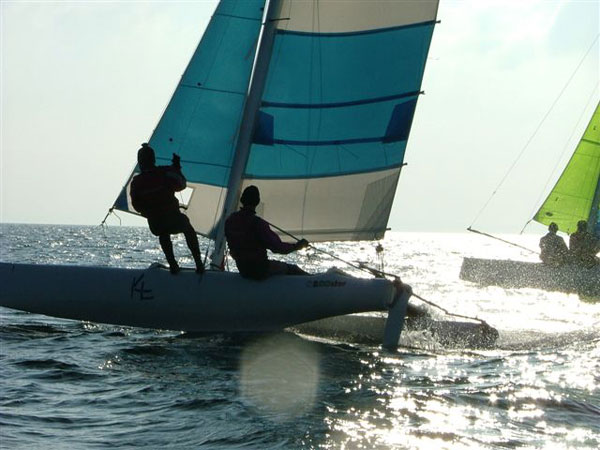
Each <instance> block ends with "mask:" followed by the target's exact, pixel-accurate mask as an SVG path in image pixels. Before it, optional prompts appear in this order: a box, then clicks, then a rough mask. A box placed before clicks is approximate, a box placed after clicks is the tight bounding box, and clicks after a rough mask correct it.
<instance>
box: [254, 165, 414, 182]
mask: <svg viewBox="0 0 600 450" xmlns="http://www.w3.org/2000/svg"><path fill="white" fill-rule="evenodd" d="M402 166H404V163H398V164H393V165H390V166H381V167H377V168H369V169H365V170H352V171H347V172H338V173H336V174H328V173H317V174H310V175H290V176H268V175H264V176H263V175H252V174H251V173H246V174H244V179H245V180H305V179H311V178H336V177H346V176H351V175H363V174H366V173H368V174H374V173H376V172H385V171H390V170H393V169H398V168H400V167H402Z"/></svg>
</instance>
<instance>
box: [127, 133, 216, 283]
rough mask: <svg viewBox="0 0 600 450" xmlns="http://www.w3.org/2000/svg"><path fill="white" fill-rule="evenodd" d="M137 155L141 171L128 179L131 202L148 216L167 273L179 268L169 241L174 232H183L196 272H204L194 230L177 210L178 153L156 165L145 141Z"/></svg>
mask: <svg viewBox="0 0 600 450" xmlns="http://www.w3.org/2000/svg"><path fill="white" fill-rule="evenodd" d="M137 157H138V165H139V167H140V170H141V173H140V174H138V175H136V176H135V177H133V180H132V181H131V203H132V204H133V207H134V208H135V210H136V211H138V212H139V213H140V214H141V215H142V216H144V217H145V218H146V219H148V226H149V227H150V231H151V232H152V234H154V235H155V236H158V239H159V242H160V246H161V248H162V250H163V252H164V253H165V256H166V258H167V262H168V263H169V269H170V271H171V273H172V274H176V273H178V272H179V270H180V269H179V264H177V261H176V259H175V254H174V253H173V243H172V242H171V235H172V234H178V233H183V234H184V235H185V240H186V242H187V245H188V247H189V249H190V251H191V252H192V256H193V257H194V262H195V263H196V272H198V273H204V264H202V257H201V255H200V246H199V244H198V237H197V236H196V231H195V230H194V227H192V224H191V223H190V220H189V219H188V217H187V216H186V215H185V214H182V213H181V211H179V201H178V200H177V198H176V197H175V192H179V191H182V190H184V189H185V186H186V179H185V177H184V176H183V174H182V173H181V163H180V158H179V156H178V155H176V154H175V153H173V164H171V165H170V166H156V158H155V156H154V150H153V149H152V147H150V146H149V145H148V144H142V148H140V149H139V150H138V155H137Z"/></svg>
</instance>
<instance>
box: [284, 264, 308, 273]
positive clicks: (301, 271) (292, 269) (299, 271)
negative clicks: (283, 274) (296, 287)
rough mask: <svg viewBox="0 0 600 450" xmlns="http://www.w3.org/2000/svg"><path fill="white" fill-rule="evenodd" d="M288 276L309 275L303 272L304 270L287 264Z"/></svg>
mask: <svg viewBox="0 0 600 450" xmlns="http://www.w3.org/2000/svg"><path fill="white" fill-rule="evenodd" d="M287 266H288V272H287V274H288V275H311V274H310V273H308V272H305V271H304V270H302V269H301V268H300V267H298V266H297V265H295V264H288V265H287Z"/></svg>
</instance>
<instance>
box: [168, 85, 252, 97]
mask: <svg viewBox="0 0 600 450" xmlns="http://www.w3.org/2000/svg"><path fill="white" fill-rule="evenodd" d="M179 86H181V87H185V88H190V89H200V90H202V91H211V92H220V93H222V94H235V95H246V93H245V92H238V91H228V90H225V89H214V88H207V87H206V86H194V85H193V84H183V83H182V84H180V85H179Z"/></svg>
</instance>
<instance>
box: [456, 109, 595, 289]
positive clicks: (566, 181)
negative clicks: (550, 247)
mask: <svg viewBox="0 0 600 450" xmlns="http://www.w3.org/2000/svg"><path fill="white" fill-rule="evenodd" d="M599 203H600V103H599V104H598V105H597V106H596V110H595V111H594V113H593V114H592V117H591V119H590V122H589V124H588V126H587V128H586V130H585V132H584V133H583V136H582V137H581V139H580V140H579V143H578V145H577V146H576V147H575V150H574V152H573V155H572V157H571V159H570V160H569V162H568V164H567V166H566V167H565V169H564V171H563V172H562V174H561V176H560V178H559V179H558V181H557V182H556V185H555V186H554V188H553V189H552V191H551V192H550V193H549V194H548V197H547V198H546V200H545V201H544V203H543V204H542V205H541V206H540V208H539V209H538V211H537V213H536V214H535V216H534V217H533V220H534V221H536V222H538V223H541V224H544V225H550V223H552V222H554V223H556V224H557V225H558V228H559V230H561V231H563V232H565V233H568V234H571V233H573V232H574V231H576V230H577V222H579V221H580V220H585V221H586V222H587V227H588V232H589V233H592V234H593V235H595V236H596V237H597V238H598V239H600V210H599V208H598V205H599ZM460 278H461V279H463V280H467V281H473V282H476V283H479V284H482V285H495V286H501V287H506V288H525V287H529V288H537V289H545V290H549V291H562V292H568V293H577V294H581V295H583V296H586V297H600V266H598V265H596V266H595V267H591V268H586V267H582V266H579V265H574V264H565V265H563V266H560V267H551V266H547V265H544V264H542V263H541V262H539V263H538V262H526V261H512V260H498V259H482V258H464V260H463V264H462V267H461V271H460Z"/></svg>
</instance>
